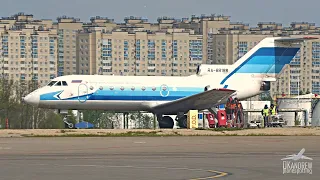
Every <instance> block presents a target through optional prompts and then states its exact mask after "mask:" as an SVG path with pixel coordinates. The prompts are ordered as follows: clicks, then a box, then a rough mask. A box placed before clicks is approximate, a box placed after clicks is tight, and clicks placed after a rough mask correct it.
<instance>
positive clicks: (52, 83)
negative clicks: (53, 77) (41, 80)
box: [47, 81, 57, 86]
mask: <svg viewBox="0 0 320 180" xmlns="http://www.w3.org/2000/svg"><path fill="white" fill-rule="evenodd" d="M56 82H57V81H51V82H50V83H49V84H48V85H47V86H52V85H54V84H55V83H56Z"/></svg>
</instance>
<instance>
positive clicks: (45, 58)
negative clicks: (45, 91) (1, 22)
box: [0, 28, 57, 85]
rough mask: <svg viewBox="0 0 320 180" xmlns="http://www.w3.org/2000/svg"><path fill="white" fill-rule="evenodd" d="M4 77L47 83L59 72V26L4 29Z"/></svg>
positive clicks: (2, 41) (2, 59)
mask: <svg viewBox="0 0 320 180" xmlns="http://www.w3.org/2000/svg"><path fill="white" fill-rule="evenodd" d="M0 34H1V39H0V42H1V45H0V49H1V53H0V55H1V67H0V70H1V74H2V75H3V76H2V78H6V79H10V80H14V81H24V80H26V81H29V80H34V81H35V82H37V83H38V84H39V85H44V84H46V83H47V82H48V81H49V80H50V79H52V78H54V77H56V74H57V66H56V65H57V35H56V34H57V32H56V30H52V29H50V30H48V29H47V30H35V29H26V28H24V29H20V30H19V29H13V30H7V29H3V28H2V29H1V30H0Z"/></svg>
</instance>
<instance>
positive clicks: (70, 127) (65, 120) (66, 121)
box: [63, 115, 74, 129]
mask: <svg viewBox="0 0 320 180" xmlns="http://www.w3.org/2000/svg"><path fill="white" fill-rule="evenodd" d="M63 122H64V123H65V124H66V125H67V126H68V128H69V129H73V127H74V125H73V123H70V122H68V115H65V116H64V118H63Z"/></svg>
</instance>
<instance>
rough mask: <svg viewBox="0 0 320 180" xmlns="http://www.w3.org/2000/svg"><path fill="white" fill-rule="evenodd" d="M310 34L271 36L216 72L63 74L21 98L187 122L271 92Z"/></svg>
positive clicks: (164, 124) (163, 122) (165, 122)
mask: <svg viewBox="0 0 320 180" xmlns="http://www.w3.org/2000/svg"><path fill="white" fill-rule="evenodd" d="M312 39H317V38H312V37H305V38H288V37H267V38H265V39H263V40H261V41H260V42H259V43H258V44H257V45H256V46H255V47H254V48H252V49H251V50H250V51H249V52H247V53H246V54H245V55H244V56H242V57H241V58H240V59H239V60H237V61H236V62H235V63H234V64H232V65H223V66H222V65H214V66H216V67H217V69H215V72H214V73H211V69H207V67H208V66H207V65H199V66H198V69H197V73H196V74H193V75H189V76H115V75H114V76H113V75H67V76H60V77H56V78H54V79H52V80H51V82H49V83H48V84H47V85H46V86H44V87H41V88H39V89H37V90H35V91H34V92H31V93H30V94H28V95H27V96H26V97H24V98H23V100H24V101H25V102H26V103H28V104H30V105H33V106H35V107H39V108H48V109H58V110H61V111H62V110H63V111H66V110H106V111H117V112H129V111H147V112H152V113H153V114H155V115H156V116H157V121H158V123H159V127H160V128H173V126H174V120H173V119H172V118H171V117H170V116H168V115H178V116H177V117H178V118H176V119H175V120H176V121H178V123H179V126H180V125H181V126H185V125H186V121H187V120H186V116H185V115H184V114H185V113H187V112H188V111H189V110H199V111H201V110H206V109H211V110H212V109H215V107H216V106H218V105H221V104H225V103H226V102H227V99H228V98H229V97H230V96H232V97H237V98H238V99H239V100H243V99H247V98H250V97H253V96H256V95H258V94H261V93H263V92H266V91H269V90H270V82H272V81H275V80H276V79H275V78H273V77H271V78H270V77H269V75H270V74H279V73H280V72H281V70H282V69H283V68H284V66H285V65H287V64H289V63H290V62H291V60H292V59H293V57H294V56H295V55H296V53H297V52H298V51H299V49H300V43H301V42H303V41H305V40H312ZM210 66H211V67H212V65H210ZM208 70H209V71H210V73H205V72H206V71H208ZM181 114H182V116H181ZM69 125H70V124H69ZM71 127H72V125H70V126H69V128H71Z"/></svg>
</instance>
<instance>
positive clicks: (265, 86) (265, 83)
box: [260, 77, 277, 91]
mask: <svg viewBox="0 0 320 180" xmlns="http://www.w3.org/2000/svg"><path fill="white" fill-rule="evenodd" d="M275 81H277V79H276V78H274V77H265V78H263V79H262V83H261V87H260V91H269V90H270V89H271V82H275Z"/></svg>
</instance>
